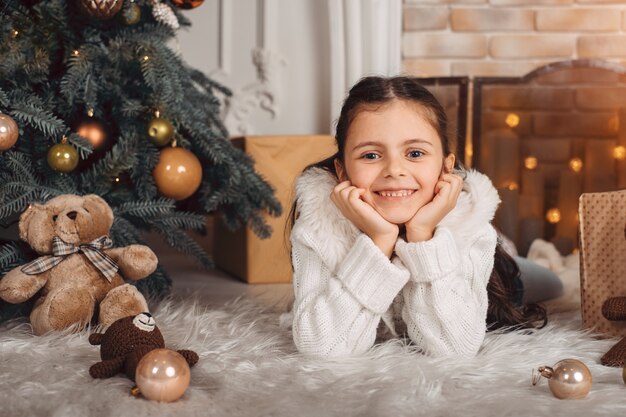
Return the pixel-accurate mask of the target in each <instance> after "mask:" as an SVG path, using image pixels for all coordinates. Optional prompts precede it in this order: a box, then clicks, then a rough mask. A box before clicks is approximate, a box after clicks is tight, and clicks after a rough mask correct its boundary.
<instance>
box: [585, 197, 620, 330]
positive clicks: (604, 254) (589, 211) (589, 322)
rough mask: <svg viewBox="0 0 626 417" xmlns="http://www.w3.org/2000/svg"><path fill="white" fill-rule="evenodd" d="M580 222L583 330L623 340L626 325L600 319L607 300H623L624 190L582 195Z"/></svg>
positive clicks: (602, 317)
mask: <svg viewBox="0 0 626 417" xmlns="http://www.w3.org/2000/svg"><path fill="white" fill-rule="evenodd" d="M579 218H580V250H581V252H580V288H581V301H582V319H583V327H585V328H588V329H593V330H594V331H596V332H598V333H601V334H603V335H605V336H626V321H624V322H614V321H609V320H607V319H605V318H604V316H603V315H602V304H603V303H604V301H605V300H606V299H607V298H610V297H614V296H626V236H625V235H624V233H625V231H624V228H625V226H626V190H622V191H614V192H605V193H587V194H582V195H581V197H580V205H579Z"/></svg>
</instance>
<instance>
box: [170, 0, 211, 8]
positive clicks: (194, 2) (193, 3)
mask: <svg viewBox="0 0 626 417" xmlns="http://www.w3.org/2000/svg"><path fill="white" fill-rule="evenodd" d="M172 3H174V5H175V6H176V7H178V8H180V9H195V8H196V7H198V6H200V5H201V4H202V3H204V0H172Z"/></svg>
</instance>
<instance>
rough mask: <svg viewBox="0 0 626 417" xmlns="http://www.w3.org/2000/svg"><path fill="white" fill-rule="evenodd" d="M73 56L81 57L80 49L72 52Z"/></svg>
mask: <svg viewBox="0 0 626 417" xmlns="http://www.w3.org/2000/svg"><path fill="white" fill-rule="evenodd" d="M72 55H73V56H79V55H80V52H79V51H78V49H74V50H73V51H72Z"/></svg>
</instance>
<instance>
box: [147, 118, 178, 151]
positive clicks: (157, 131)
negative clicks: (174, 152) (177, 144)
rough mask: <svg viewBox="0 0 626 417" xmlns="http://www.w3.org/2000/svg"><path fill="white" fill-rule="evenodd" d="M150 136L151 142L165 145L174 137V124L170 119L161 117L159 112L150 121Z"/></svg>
mask: <svg viewBox="0 0 626 417" xmlns="http://www.w3.org/2000/svg"><path fill="white" fill-rule="evenodd" d="M148 136H150V142H152V143H154V144H155V145H156V146H159V147H161V146H165V145H167V144H168V143H170V141H171V140H172V138H173V137H174V126H172V123H171V122H170V121H169V120H167V119H165V118H163V117H160V116H159V113H158V112H157V113H156V117H155V118H154V119H152V120H150V123H148Z"/></svg>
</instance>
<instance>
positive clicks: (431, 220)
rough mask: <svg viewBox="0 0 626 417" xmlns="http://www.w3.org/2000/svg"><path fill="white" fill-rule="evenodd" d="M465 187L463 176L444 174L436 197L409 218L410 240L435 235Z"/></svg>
mask: <svg viewBox="0 0 626 417" xmlns="http://www.w3.org/2000/svg"><path fill="white" fill-rule="evenodd" d="M462 189H463V178H461V177H460V176H458V175H455V174H447V173H445V174H442V175H441V177H440V178H439V181H438V182H437V184H436V185H435V197H434V198H433V200H432V201H431V202H430V203H428V204H426V205H424V206H423V207H422V208H421V209H419V210H418V211H417V213H415V215H414V216H413V217H412V218H411V220H409V221H408V222H407V223H406V224H405V226H406V239H407V241H408V242H421V241H424V240H429V239H431V238H432V237H433V232H434V231H435V227H437V225H438V224H439V222H440V221H441V220H442V219H443V218H444V217H445V216H446V214H448V213H449V212H450V211H452V209H453V208H454V207H455V206H456V202H457V200H458V198H459V195H460V194H461V190H462Z"/></svg>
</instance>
